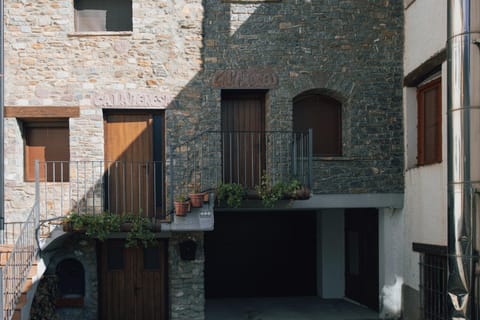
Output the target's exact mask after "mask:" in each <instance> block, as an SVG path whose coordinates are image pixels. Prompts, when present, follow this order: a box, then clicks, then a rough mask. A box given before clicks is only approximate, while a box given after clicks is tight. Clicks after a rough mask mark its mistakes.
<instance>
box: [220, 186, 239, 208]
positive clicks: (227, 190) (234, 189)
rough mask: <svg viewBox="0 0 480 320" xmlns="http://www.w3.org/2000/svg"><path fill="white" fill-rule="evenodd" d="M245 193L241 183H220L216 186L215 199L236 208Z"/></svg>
mask: <svg viewBox="0 0 480 320" xmlns="http://www.w3.org/2000/svg"><path fill="white" fill-rule="evenodd" d="M244 193H245V190H244V189H243V187H242V185H241V184H238V183H222V184H220V186H218V188H217V201H218V202H219V203H222V202H224V203H226V204H227V206H228V207H229V208H238V207H239V206H240V204H241V203H242V198H243V195H244Z"/></svg>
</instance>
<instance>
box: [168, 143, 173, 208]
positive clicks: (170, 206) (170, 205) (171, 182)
mask: <svg viewBox="0 0 480 320" xmlns="http://www.w3.org/2000/svg"><path fill="white" fill-rule="evenodd" d="M173 150H174V148H173V146H170V168H169V171H170V190H169V195H168V196H169V202H170V203H169V204H168V211H170V210H173V199H174V194H173V192H174V181H173V180H174V176H173V175H174V173H173V172H174V170H173V163H174V161H173V157H174V152H173Z"/></svg>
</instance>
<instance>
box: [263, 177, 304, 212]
mask: <svg viewBox="0 0 480 320" xmlns="http://www.w3.org/2000/svg"><path fill="white" fill-rule="evenodd" d="M301 188H302V184H301V183H300V181H298V180H297V179H291V180H289V181H287V182H285V181H279V182H277V183H275V184H274V183H273V182H272V178H271V176H270V175H269V174H264V175H263V176H262V177H261V179H260V184H259V185H257V186H255V191H256V192H257V193H258V196H259V197H260V199H261V200H262V204H263V206H265V207H267V208H273V207H274V206H275V203H276V202H277V201H279V200H281V199H284V198H286V199H292V198H293V199H294V198H296V191H297V190H298V189H301Z"/></svg>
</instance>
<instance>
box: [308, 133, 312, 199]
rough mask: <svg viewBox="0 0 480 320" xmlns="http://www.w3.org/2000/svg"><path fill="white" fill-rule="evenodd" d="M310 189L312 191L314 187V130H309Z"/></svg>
mask: <svg viewBox="0 0 480 320" xmlns="http://www.w3.org/2000/svg"><path fill="white" fill-rule="evenodd" d="M307 153H308V188H309V189H310V190H311V189H312V185H313V177H312V171H313V170H312V166H313V159H312V157H313V130H312V128H309V129H308V150H307Z"/></svg>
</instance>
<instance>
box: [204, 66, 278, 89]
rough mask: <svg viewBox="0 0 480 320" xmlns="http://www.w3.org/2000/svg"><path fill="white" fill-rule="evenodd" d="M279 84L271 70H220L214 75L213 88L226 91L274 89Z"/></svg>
mask: <svg viewBox="0 0 480 320" xmlns="http://www.w3.org/2000/svg"><path fill="white" fill-rule="evenodd" d="M277 84H278V78H277V75H276V74H275V73H274V72H273V71H272V70H270V69H243V70H242V69H240V70H220V71H217V72H215V74H214V75H213V80H212V86H213V87H215V88H224V89H272V88H275V87H276V86H277Z"/></svg>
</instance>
